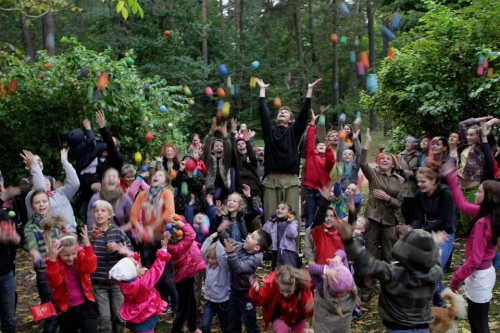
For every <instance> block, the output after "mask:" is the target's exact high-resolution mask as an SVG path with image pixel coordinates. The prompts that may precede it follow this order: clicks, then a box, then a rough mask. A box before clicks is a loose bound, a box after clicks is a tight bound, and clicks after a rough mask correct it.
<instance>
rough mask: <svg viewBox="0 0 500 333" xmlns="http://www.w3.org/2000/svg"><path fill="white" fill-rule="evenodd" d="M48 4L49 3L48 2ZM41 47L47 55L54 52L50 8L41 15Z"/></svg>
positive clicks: (53, 31)
mask: <svg viewBox="0 0 500 333" xmlns="http://www.w3.org/2000/svg"><path fill="white" fill-rule="evenodd" d="M49 6H50V4H49ZM42 32H43V48H44V49H45V50H47V53H48V54H49V55H55V54H56V43H55V30H54V12H52V8H51V9H50V10H49V11H48V12H47V14H45V15H44V16H42Z"/></svg>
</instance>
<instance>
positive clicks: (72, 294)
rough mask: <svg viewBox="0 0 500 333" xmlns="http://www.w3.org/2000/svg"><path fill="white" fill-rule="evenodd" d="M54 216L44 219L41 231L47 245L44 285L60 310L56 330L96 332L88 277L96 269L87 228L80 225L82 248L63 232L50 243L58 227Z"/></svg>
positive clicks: (74, 237) (94, 307) (70, 235)
mask: <svg viewBox="0 0 500 333" xmlns="http://www.w3.org/2000/svg"><path fill="white" fill-rule="evenodd" d="M56 217H57V215H56V216H53V217H52V219H47V221H46V222H45V225H44V227H43V228H44V237H45V242H46V244H47V259H46V263H47V282H48V284H49V286H50V288H51V289H52V297H53V298H54V301H55V302H56V304H57V307H58V308H59V310H61V313H60V314H59V315H58V317H57V322H58V324H59V331H60V332H61V333H72V332H74V333H77V332H78V329H80V331H81V332H82V333H94V332H95V333H97V314H98V312H97V305H96V303H95V299H94V295H92V283H91V282H90V274H92V273H94V272H95V270H96V267H97V257H96V255H95V254H94V251H93V250H92V246H90V241H89V237H88V233H87V226H85V225H84V226H83V228H82V233H81V236H82V241H83V245H84V247H83V248H82V247H80V246H79V245H78V239H77V236H76V235H75V234H74V233H71V232H63V233H61V234H59V235H57V237H56V239H55V240H54V241H52V240H51V238H50V230H51V228H54V227H57V223H54V222H57V221H56ZM60 219H62V217H60ZM63 225H64V224H63Z"/></svg>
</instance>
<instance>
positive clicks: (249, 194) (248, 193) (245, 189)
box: [241, 184, 252, 198]
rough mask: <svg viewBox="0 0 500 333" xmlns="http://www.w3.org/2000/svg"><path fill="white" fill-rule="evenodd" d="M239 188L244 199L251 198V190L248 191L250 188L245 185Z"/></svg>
mask: <svg viewBox="0 0 500 333" xmlns="http://www.w3.org/2000/svg"><path fill="white" fill-rule="evenodd" d="M241 187H242V190H243V194H244V195H245V197H247V198H250V197H251V196H252V194H251V192H252V190H251V189H250V186H248V185H247V184H242V185H241Z"/></svg>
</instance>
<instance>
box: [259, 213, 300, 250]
mask: <svg viewBox="0 0 500 333" xmlns="http://www.w3.org/2000/svg"><path fill="white" fill-rule="evenodd" d="M298 226H299V222H298V221H297V220H291V221H288V225H287V226H286V229H285V232H284V233H283V236H282V237H281V240H280V250H288V251H294V252H295V251H297V243H296V242H295V239H296V238H297V237H298V236H299V232H298V230H297V229H298ZM262 230H264V231H267V232H268V233H269V234H270V235H271V238H272V240H273V251H278V248H277V244H278V222H275V221H272V220H269V221H267V222H266V223H265V224H264V226H263V227H262Z"/></svg>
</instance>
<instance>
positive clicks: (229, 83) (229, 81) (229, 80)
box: [226, 76, 232, 88]
mask: <svg viewBox="0 0 500 333" xmlns="http://www.w3.org/2000/svg"><path fill="white" fill-rule="evenodd" d="M226 85H227V87H228V88H231V86H232V84H231V77H230V76H228V77H227V84H226Z"/></svg>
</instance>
